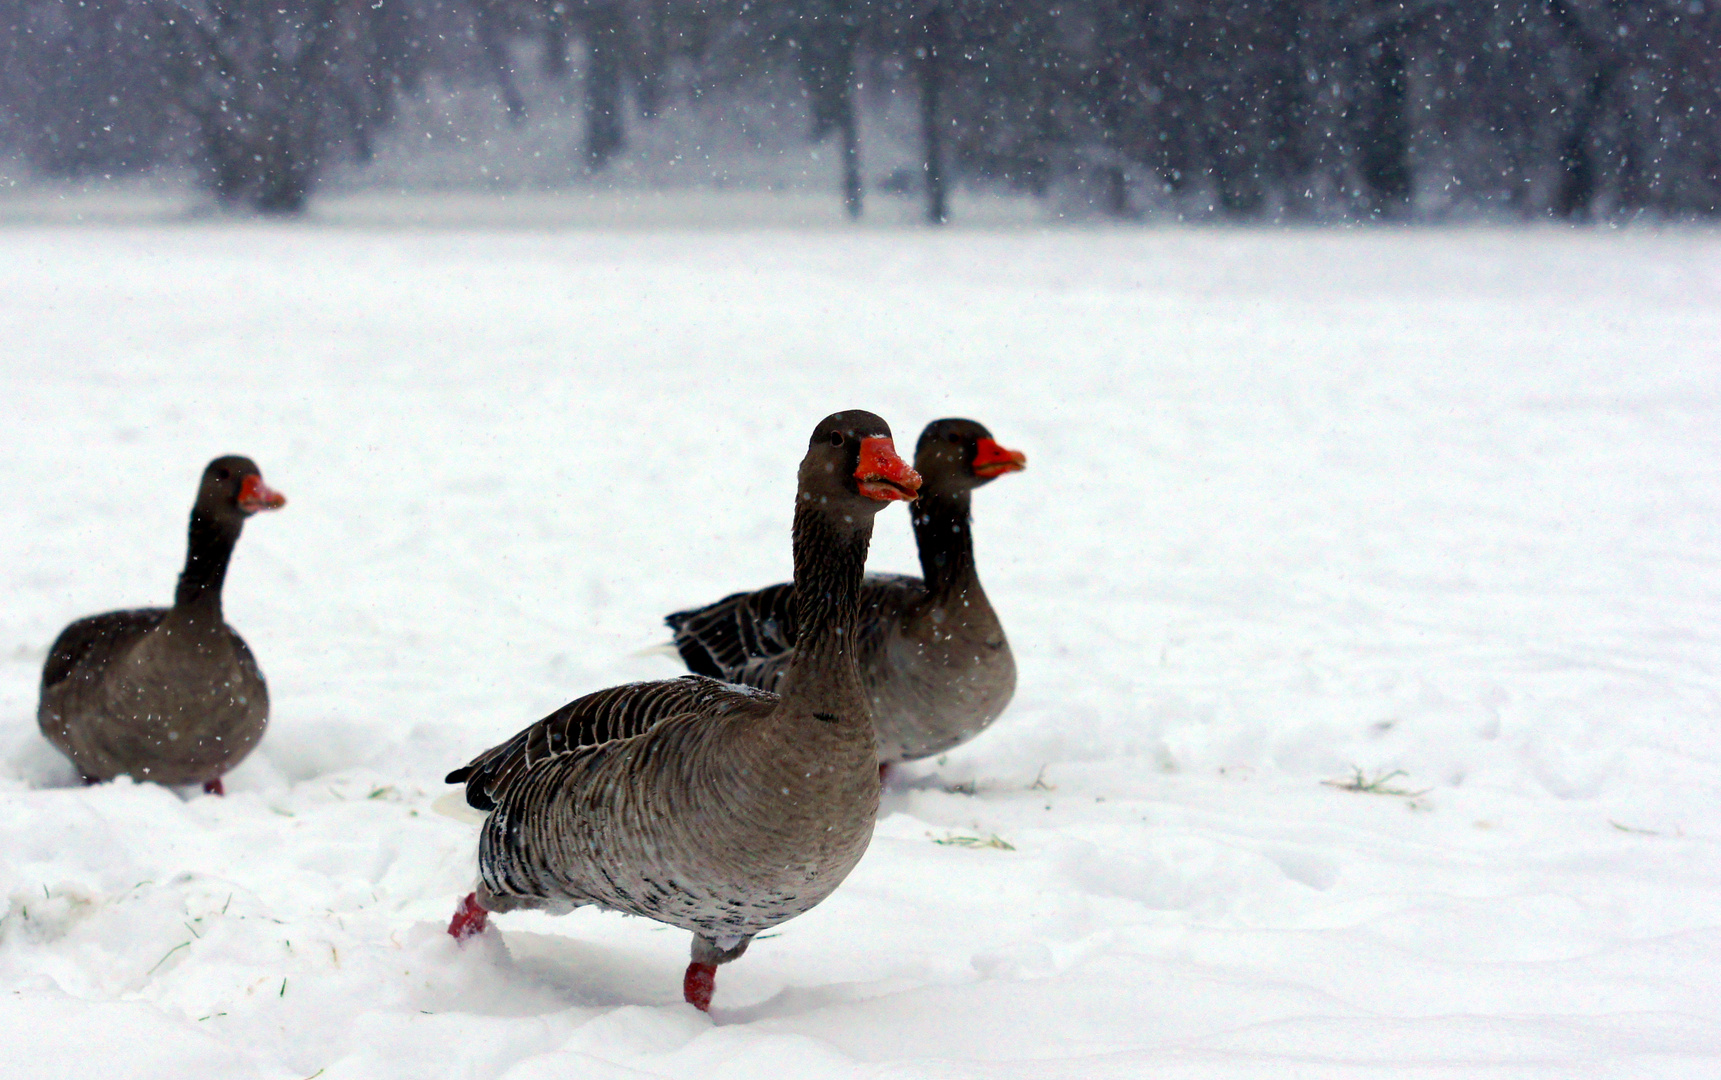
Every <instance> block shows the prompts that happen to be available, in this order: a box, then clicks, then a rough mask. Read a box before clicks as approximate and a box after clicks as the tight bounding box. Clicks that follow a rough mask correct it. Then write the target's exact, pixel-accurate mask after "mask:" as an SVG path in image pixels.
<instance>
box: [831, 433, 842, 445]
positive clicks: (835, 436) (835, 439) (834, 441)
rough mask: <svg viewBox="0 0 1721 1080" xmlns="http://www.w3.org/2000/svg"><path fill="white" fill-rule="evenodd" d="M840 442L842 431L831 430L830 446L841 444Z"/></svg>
mask: <svg viewBox="0 0 1721 1080" xmlns="http://www.w3.org/2000/svg"><path fill="white" fill-rule="evenodd" d="M842 444H843V433H842V432H840V431H833V432H831V445H832V446H841V445H842Z"/></svg>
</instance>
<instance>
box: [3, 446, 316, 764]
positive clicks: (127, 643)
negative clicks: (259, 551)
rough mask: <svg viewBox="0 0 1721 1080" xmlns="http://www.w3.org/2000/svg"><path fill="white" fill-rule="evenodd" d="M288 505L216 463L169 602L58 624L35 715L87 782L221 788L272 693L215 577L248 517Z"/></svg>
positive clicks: (226, 462)
mask: <svg viewBox="0 0 1721 1080" xmlns="http://www.w3.org/2000/svg"><path fill="white" fill-rule="evenodd" d="M286 502H287V500H286V498H285V497H283V496H282V495H281V493H280V492H278V491H273V490H271V489H270V488H269V487H268V485H266V484H264V483H263V477H262V474H260V473H259V472H258V471H257V466H256V465H255V464H254V463H253V462H252V461H251V459H250V458H244V457H221V458H216V459H215V460H214V461H211V462H210V463H209V467H208V468H206V469H204V470H203V482H202V483H201V484H200V485H199V486H198V489H197V502H196V504H195V505H194V506H193V507H192V509H191V541H190V544H189V546H188V550H187V551H186V554H185V569H184V571H182V572H181V573H180V575H179V589H178V590H177V591H176V592H175V593H174V597H173V606H172V607H170V608H139V609H137V610H135V611H110V612H108V613H106V614H104V615H91V616H90V617H88V618H85V619H79V620H78V621H77V622H75V623H73V624H72V625H70V626H68V627H66V628H65V629H64V630H62V631H60V636H59V637H58V638H57V639H56V640H55V641H54V647H53V648H52V649H50V650H49V652H48V663H47V665H46V666H45V667H44V668H43V669H42V699H41V704H40V705H39V706H38V707H37V709H36V720H37V722H38V723H39V724H40V725H41V727H42V734H44V735H46V736H47V737H48V741H49V742H51V743H53V744H54V745H55V746H56V747H58V748H59V749H60V751H61V752H62V753H64V754H65V755H66V756H67V757H69V758H71V759H72V764H73V765H76V766H77V768H78V772H79V773H81V774H82V775H83V778H84V782H85V783H90V784H94V783H99V782H101V781H103V780H112V779H113V778H114V777H116V776H124V775H130V776H132V777H133V778H135V779H138V780H153V781H156V782H157V783H162V784H202V785H203V790H205V791H207V792H209V793H211V794H213V795H220V794H222V787H221V776H222V774H223V773H225V772H227V771H228V770H229V769H231V768H233V766H235V765H237V764H239V762H240V760H241V759H243V758H244V757H245V755H246V754H249V753H250V752H251V750H252V749H253V748H254V747H255V746H256V745H257V742H258V740H260V739H261V738H262V737H263V727H264V725H265V724H266V723H267V722H268V720H269V690H268V688H267V687H266V686H265V685H264V684H263V673H262V672H261V671H259V670H258V669H257V661H256V660H255V659H254V658H253V657H252V656H251V650H250V649H249V648H247V647H246V645H245V642H244V640H243V639H241V638H240V637H239V635H238V634H236V633H234V632H233V628H232V627H230V626H228V625H227V624H226V623H225V622H223V621H222V618H221V583H222V581H223V580H224V579H225V578H226V576H227V563H228V560H230V559H231V558H232V557H233V545H234V544H235V543H237V542H238V540H239V533H240V530H242V529H243V528H244V527H245V519H246V518H248V517H250V516H251V515H252V514H255V513H257V512H258V511H261V510H277V509H279V508H281V507H282V506H284V505H286Z"/></svg>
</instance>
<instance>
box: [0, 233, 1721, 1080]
mask: <svg viewBox="0 0 1721 1080" xmlns="http://www.w3.org/2000/svg"><path fill="white" fill-rule="evenodd" d="M0 399H3V401H4V403H5V408H4V417H5V421H6V424H7V431H6V443H5V445H6V450H5V453H4V455H0V589H3V592H4V596H5V603H4V605H0V911H3V912H4V918H3V921H0V1017H3V1022H0V1060H3V1061H4V1062H5V1065H4V1067H3V1068H0V1072H3V1073H4V1074H5V1075H6V1076H7V1077H8V1078H12V1077H49V1076H54V1077H60V1076H92V1077H94V1076H126V1077H170V1076H171V1077H190V1076H196V1077H211V1078H212V1077H222V1078H236V1077H260V1078H270V1080H275V1078H294V1077H309V1076H313V1075H320V1076H321V1077H324V1078H326V1080H337V1078H360V1077H364V1078H371V1077H377V1078H382V1077H389V1078H393V1077H398V1078H402V1080H423V1078H429V1077H498V1076H506V1077H508V1078H510V1080H529V1078H539V1077H545V1078H548V1077H557V1078H562V1077H578V1078H582V1080H584V1078H609V1077H657V1076H669V1077H698V1078H700V1080H719V1078H731V1077H732V1078H751V1077H771V1076H793V1077H798V1078H814V1080H817V1078H826V1077H871V1078H884V1077H894V1078H903V1080H920V1078H970V1077H975V1078H978V1077H987V1078H991V1077H1009V1078H1041V1077H1069V1078H1078V1077H1079V1078H1104V1077H1155V1078H1161V1077H1164V1078H1178V1077H1188V1078H1200V1080H1231V1078H1239V1077H1273V1078H1280V1077H1290V1076H1296V1077H1304V1078H1327V1077H1345V1078H1350V1077H1373V1076H1391V1077H1393V1078H1395V1080H1413V1078H1430V1077H1465V1078H1470V1077H1490V1078H1496V1077H1514V1078H1516V1077H1546V1078H1560V1080H1568V1078H1574V1077H1625V1076H1631V1077H1640V1076H1641V1077H1656V1078H1664V1077H1705V1078H1713V1077H1715V1076H1717V1075H1721V844H1718V840H1721V825H1718V824H1717V821H1718V818H1717V807H1718V806H1721V235H1717V234H1715V233H1713V232H1666V233H1657V232H1652V231H1648V230H1644V231H1635V232H1623V233H1616V232H1608V231H1605V230H1597V231H1587V232H1566V231H1553V230H1544V231H1538V230H1512V231H1483V230H1473V231H1453V232H1417V231H1411V232H1400V231H1391V230H1378V231H1349V232H1344V231H1336V232H1298V231H1280V232H1266V233H1253V232H1239V231H1230V230H1224V229H1210V230H1199V231H1183V230H1153V231H1119V232H1108V231H1097V230H1096V231H1084V230H1067V231H1059V232H1051V233H1043V232H1036V231H1029V230H1014V231H1012V230H999V231H990V232H987V231H963V230H956V231H951V232H948V233H946V234H943V235H933V234H929V233H926V232H920V231H891V230H879V229H872V230H860V231H850V230H842V229H818V228H814V229H772V228H764V227H757V228H747V229H737V230H723V229H712V228H706V229H687V230H681V231H667V230H633V231H593V230H568V231H533V230H529V229H519V228H482V229H480V228H458V227H448V228H436V229H388V228H380V227H372V226H364V227H361V226H355V225H341V224H338V223H331V222H330V221H329V220H325V221H324V223H322V224H315V223H312V224H309V225H304V226H300V227H282V228H272V227H265V226H248V225H236V224H229V223H205V224H196V223H180V224H173V223H166V224H163V223H155V224H143V225H111V226H102V227H86V228H74V227H60V226H54V227H39V228H31V227H24V226H14V227H10V228H8V229H7V230H5V231H3V232H0ZM851 406H853V407H862V408H867V409H872V410H874V411H877V412H879V413H880V414H882V415H884V416H885V417H886V418H888V419H889V420H890V421H891V422H892V424H893V425H894V426H895V428H896V432H897V436H898V441H899V444H902V445H905V446H907V445H912V443H913V440H914V437H915V435H916V434H917V433H918V431H919V428H920V426H921V425H922V424H924V423H925V422H926V421H928V420H931V419H933V418H936V417H939V416H946V415H966V416H972V417H974V418H977V419H979V420H981V421H983V422H985V423H986V424H988V425H989V426H990V427H991V428H992V429H993V431H994V432H995V433H996V434H997V435H998V437H999V438H1000V440H1001V441H1003V442H1004V443H1005V444H1006V445H1009V446H1017V447H1020V448H1022V449H1024V450H1026V451H1027V453H1028V455H1029V458H1030V467H1029V471H1028V472H1026V473H1024V474H1022V475H1020V476H1012V477H1008V478H1006V479H1005V480H1003V481H1000V482H999V483H997V484H995V485H993V486H991V487H989V488H988V489H986V490H985V491H984V492H982V493H981V494H980V495H979V496H978V497H977V500H976V502H977V506H976V511H977V521H976V532H977V537H978V545H979V555H980V561H981V569H982V574H983V576H984V578H985V580H986V583H987V586H988V590H989V591H990V593H991V595H992V597H993V599H994V601H995V602H996V604H997V606H998V608H999V609H1000V611H1001V612H1002V613H1003V615H1004V618H1005V621H1006V624H1007V626H1008V628H1009V631H1010V635H1011V639H1012V641H1013V643H1014V645H1015V649H1016V654H1017V657H1018V662H1019V664H1020V666H1021V686H1020V690H1019V692H1018V694H1017V698H1016V701H1015V704H1014V705H1013V706H1012V708H1011V709H1010V711H1009V712H1008V713H1007V714H1006V716H1005V717H1004V719H1003V720H1002V721H1001V722H1000V723H999V724H998V725H997V727H996V728H995V730H993V731H992V732H990V733H988V734H987V735H986V736H984V737H983V738H981V739H980V740H978V741H976V742H974V743H972V744H970V745H968V746H965V747H962V748H960V749H959V750H957V751H954V752H952V753H951V754H949V755H948V757H947V758H946V759H942V760H940V761H938V762H936V763H932V762H928V763H924V764H922V765H920V766H915V767H910V768H907V769H905V770H903V773H902V775H901V776H900V777H899V778H898V780H897V782H896V785H895V786H894V787H893V788H892V789H891V790H889V791H888V792H887V794H886V797H885V805H884V812H883V815H882V817H881V819H880V821H879V826H878V831H877V835H876V837H875V839H874V841H873V846H872V849H871V850H870V852H869V853H868V855H867V857H866V859H865V860H864V861H863V862H862V864H861V865H860V867H859V869H858V870H856V872H855V873H854V875H853V876H852V877H851V878H850V879H849V880H848V882H847V883H846V884H845V885H844V886H843V887H842V888H841V889H839V890H838V891H837V893H836V895H835V896H834V897H832V899H831V900H829V901H828V902H827V903H825V904H824V905H823V906H821V907H819V908H818V909H816V910H814V911H813V912H811V913H810V914H808V915H806V916H804V917H802V918H800V919H797V920H795V921H793V922H790V923H788V924H786V925H785V926H784V927H783V928H782V929H781V932H780V933H778V934H776V935H774V936H772V937H770V938H768V939H762V940H760V941H759V942H757V943H756V944H755V945H754V947H753V949H752V950H751V951H750V952H749V953H748V955H747V956H746V958H745V959H743V960H742V961H740V962H738V963H736V964H734V965H732V966H729V967H726V968H724V969H723V971H722V974H721V976H720V979H719V984H718V992H717V1001H716V1007H715V1009H714V1010H713V1013H712V1014H711V1015H710V1016H709V1017H708V1016H705V1015H701V1014H699V1013H696V1012H695V1011H694V1010H693V1009H692V1008H691V1007H689V1006H687V1005H685V1004H683V1003H682V1002H681V1001H680V993H679V983H680V973H681V970H682V967H683V966H684V964H685V963H686V956H687V944H688V938H687V935H686V934H683V933H681V932H679V931H673V930H667V929H665V928H662V927H660V926H658V925H656V924H654V923H649V922H645V921H642V920H637V919H629V918H624V917H622V916H619V915H614V914H607V913H601V912H591V911H582V912H578V913H575V914H574V915H571V916H567V917H564V918H560V919H553V918H548V917H541V916H533V915H508V916H502V917H499V918H498V919H497V920H495V924H496V925H497V926H498V927H499V928H500V930H501V933H500V934H495V935H490V936H489V938H488V939H487V940H483V939H481V940H480V942H479V943H477V945H476V947H469V948H466V949H464V950H462V949H459V948H456V946H455V945H454V944H453V942H452V941H451V940H450V939H449V938H448V937H447V936H446V935H445V934H444V933H443V927H444V926H445V925H446V922H447V918H448V915H449V913H450V911H451V910H452V905H453V903H454V900H455V898H456V897H457V895H459V894H462V893H464V892H465V891H466V889H467V888H468V887H469V883H470V879H471V874H472V867H473V852H474V843H475V829H474V828H473V826H472V825H471V824H469V823H467V822H463V821H459V820H455V819H453V818H450V817H449V816H446V815H444V814H442V813H438V812H436V810H435V809H433V803H435V801H436V800H437V799H438V798H439V797H440V796H442V795H443V794H444V793H445V792H446V791H448V790H449V789H448V788H446V787H445V786H444V785H443V784H442V783H441V777H442V775H443V774H444V773H445V772H446V771H447V770H448V769H449V768H451V767H454V766H456V765H459V764H461V763H462V762H464V761H465V760H466V759H467V758H468V757H469V756H470V755H472V754H473V753H474V752H476V751H478V750H480V749H483V748H484V747H487V746H489V745H491V744H493V743H494V742H496V741H498V740H500V739H502V738H503V737H505V736H507V735H509V734H511V733H513V732H514V731H516V730H517V729H519V728H520V727H522V726H524V725H525V724H527V723H529V722H531V721H533V720H535V719H537V718H538V717H540V716H541V715H543V714H544V713H546V712H548V711H549V710H550V709H552V708H554V707H555V706H557V705H560V704H561V703H563V702H564V701H566V700H568V699H570V698H572V697H573V696H575V695H578V694H580V693H583V692H585V691H588V690H591V689H595V688H598V687H601V686H605V685H608V684H611V683H615V682H619V681H623V680H628V679H636V678H643V677H656V676H667V675H671V674H673V673H674V672H675V670H676V669H675V667H674V665H673V664H671V663H670V662H669V660H668V659H666V658H664V657H663V656H661V655H655V654H651V653H649V652H647V651H646V650H647V649H649V647H650V646H653V645H655V644H656V643H658V642H660V641H662V640H663V639H664V637H665V633H664V630H663V628H662V626H661V624H660V622H659V619H660V617H661V616H662V614H663V613H665V612H668V611H671V610H675V609H677V608H679V607H682V606H685V605H688V604H692V603H697V602H700V601H704V600H708V599H711V598H714V597H716V596H719V595H721V594H723V593H725V592H727V591H729V590H732V589H735V588H740V587H744V586H752V585H760V584H766V583H769V582H771V581H775V580H778V579H780V578H782V577H783V576H784V575H785V574H786V573H787V570H788V563H789V559H788V544H787V537H788V519H789V515H790V509H791V492H792V488H793V484H794V469H795V465H796V463H797V461H798V460H799V458H800V455H801V452H802V449H803V447H804V445H805V440H806V437H807V433H808V432H809V431H810V430H811V428H812V425H813V424H814V423H815V422H816V421H817V420H818V419H819V418H820V417H822V416H824V415H825V414H826V413H828V412H830V411H832V410H834V409H838V408H844V407H851ZM224 452H239V453H246V454H250V455H252V456H253V457H255V458H256V459H257V461H258V462H259V463H260V464H261V466H262V468H263V470H264V474H265V476H266V477H267V478H268V480H269V482H270V483H271V484H273V485H274V486H276V487H279V488H280V489H282V490H283V491H285V492H286V493H287V495H288V497H289V499H290V504H289V505H288V507H287V508H286V510H284V511H283V512H282V513H280V514H277V515H270V516H268V517H265V518H260V519H258V520H255V521H253V522H252V523H251V525H250V526H249V527H248V528H247V531H246V535H245V537H244V539H243V541H242V543H241V544H240V548H239V551H238V554H237V557H236V559H235V563H234V568H233V572H232V573H231V575H230V576H229V579H228V588H227V611H228V617H229V619H230V621H231V622H232V623H233V624H234V625H235V626H236V627H238V628H239V630H240V631H241V632H242V633H243V634H244V635H245V636H246V637H247V639H248V640H249V641H250V643H251V645H252V647H253V648H254V649H255V651H256V653H257V655H258V657H259V659H260V660H261V663H262V665H263V668H264V670H265V672H266V673H267V675H268V677H269V682H270V688H271V694H272V697H273V701H274V715H273V719H272V722H271V727H270V730H269V734H268V736H267V737H266V739H265V740H264V743H263V745H262V747H261V749H260V750H259V751H258V752H257V753H256V754H255V755H254V756H253V757H252V758H251V759H250V760H249V761H247V762H246V763H245V764H244V765H243V766H242V767H241V768H240V769H239V770H238V771H237V772H235V773H234V774H232V775H231V776H230V777H229V779H228V790H229V792H230V795H229V796H228V797H227V798H226V799H215V798H209V797H204V796H201V795H196V794H192V793H187V792H175V791H170V790H165V789H161V788H156V787H149V786H138V785H135V784H132V783H130V782H120V783H115V784H110V785H105V786H102V787H98V788H92V789H84V788H81V787H77V786H74V785H73V783H72V781H73V776H72V772H71V769H70V767H69V766H68V765H66V764H65V763H64V762H63V761H62V760H61V759H59V758H58V757H57V755H55V754H54V752H53V751H52V750H51V749H50V748H49V747H48V746H47V745H46V744H45V743H44V742H43V741H42V740H41V738H40V737H39V735H38V734H37V732H36V725H35V719H34V716H35V700H36V683H37V679H38V678H39V672H40V668H41V663H42V660H43V656H44V653H45V650H46V647H47V645H48V643H49V642H50V641H51V640H52V638H53V636H54V634H55V633H56V632H58V630H59V629H60V627H61V626H62V625H64V624H65V623H66V622H67V621H69V620H70V619H72V618H73V617H75V616H79V615H83V614H87V613H90V612H94V611H98V610H105V609H109V608H113V607H119V606H123V605H134V604H143V603H152V602H164V601H165V600H167V599H168V598H169V597H170V596H171V593H172V587H173V582H174V576H175V574H176V573H177V571H178V567H179V563H180V560H181V558H182V554H183V543H184V527H185V517H186V513H187V511H188V509H189V505H190V501H191V497H192V494H193V490H194V487H195V484H196V480H197V476H198V473H199V470H200V469H201V467H202V465H203V464H204V463H205V462H206V461H207V460H208V459H209V458H211V457H213V456H215V455H216V454H219V453H224ZM873 551H874V557H873V560H872V565H873V566H874V567H875V568H881V569H895V570H908V569H912V568H913V567H914V566H915V565H916V564H915V560H914V556H913V550H912V545H911V543H910V538H909V535H908V525H907V520H906V516H905V515H904V514H903V513H902V512H900V511H891V512H887V513H886V514H884V515H882V516H881V518H880V522H879V535H878V538H877V541H876V542H875V545H874V549H873ZM1353 770H1360V772H1361V774H1362V777H1363V779H1364V780H1375V779H1379V778H1383V777H1384V778H1386V779H1385V781H1384V783H1383V784H1382V785H1380V786H1382V787H1384V788H1389V789H1392V791H1395V792H1406V793H1410V794H1391V793H1384V792H1382V793H1363V792H1357V791H1350V790H1344V789H1343V788H1342V787H1337V786H1331V785H1328V784H1326V783H1324V782H1325V781H1338V782H1343V781H1345V780H1347V779H1349V778H1351V777H1352V776H1353V775H1354V774H1353Z"/></svg>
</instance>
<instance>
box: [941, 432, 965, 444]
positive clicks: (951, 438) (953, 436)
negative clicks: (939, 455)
mask: <svg viewBox="0 0 1721 1080" xmlns="http://www.w3.org/2000/svg"><path fill="white" fill-rule="evenodd" d="M944 441H945V442H947V443H949V444H950V445H951V446H957V445H959V444H960V443H961V442H962V436H961V435H960V434H958V433H957V432H954V431H952V432H951V433H950V434H948V435H946V436H944Z"/></svg>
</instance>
